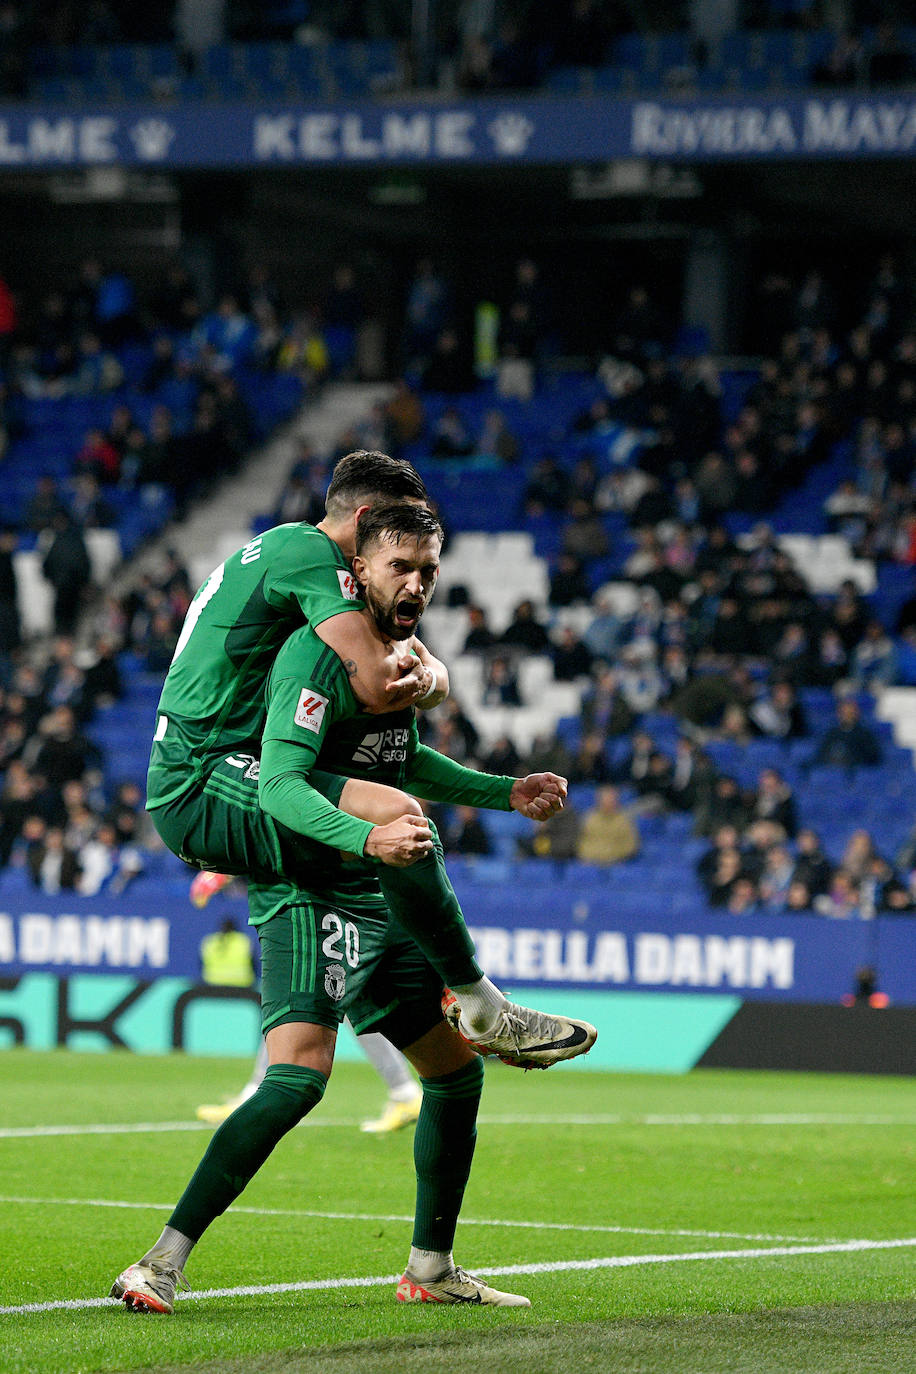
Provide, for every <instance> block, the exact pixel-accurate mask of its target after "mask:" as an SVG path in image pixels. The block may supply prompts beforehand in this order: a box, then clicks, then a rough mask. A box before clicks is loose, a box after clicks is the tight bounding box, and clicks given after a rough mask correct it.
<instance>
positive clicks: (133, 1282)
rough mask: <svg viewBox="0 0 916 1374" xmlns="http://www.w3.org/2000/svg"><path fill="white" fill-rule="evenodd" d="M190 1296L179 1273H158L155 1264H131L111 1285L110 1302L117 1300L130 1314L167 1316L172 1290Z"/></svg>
mask: <svg viewBox="0 0 916 1374" xmlns="http://www.w3.org/2000/svg"><path fill="white" fill-rule="evenodd" d="M176 1288H184V1289H185V1290H187V1291H188V1292H190V1289H191V1285H190V1284H189V1283H188V1281H187V1279H186V1278H185V1276H184V1274H183V1273H182V1272H181V1270H180V1269H161V1268H160V1267H159V1265H157V1264H132V1265H131V1266H130V1268H129V1269H125V1270H124V1272H123V1274H119V1275H118V1277H117V1278H116V1279H115V1281H114V1283H113V1284H112V1285H111V1292H110V1293H109V1294H108V1296H109V1297H110V1298H119V1299H120V1300H121V1302H123V1303H124V1304H125V1306H126V1307H129V1308H130V1309H131V1311H133V1312H160V1313H162V1315H163V1316H168V1315H169V1313H170V1312H171V1311H172V1309H173V1307H174V1306H175V1289H176Z"/></svg>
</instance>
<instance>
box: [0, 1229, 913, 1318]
mask: <svg viewBox="0 0 916 1374" xmlns="http://www.w3.org/2000/svg"><path fill="white" fill-rule="evenodd" d="M914 1246H916V1236H910V1237H907V1238H906V1239H902V1240H845V1241H834V1242H831V1243H830V1244H829V1245H784V1246H780V1247H778V1248H777V1249H766V1250H759V1249H748V1250H693V1251H687V1252H686V1253H684V1254H680V1255H608V1256H606V1257H603V1258H601V1259H587V1260H556V1261H551V1262H547V1263H542V1264H506V1265H500V1266H498V1267H497V1266H485V1268H486V1273H487V1276H488V1277H489V1276H491V1275H492V1277H494V1278H498V1277H501V1276H504V1275H518V1274H562V1273H572V1272H580V1273H585V1272H588V1271H594V1270H597V1269H629V1268H635V1267H637V1266H639V1265H643V1264H689V1263H692V1262H695V1261H697V1260H749V1259H788V1258H792V1257H794V1256H796V1255H840V1254H856V1253H861V1252H863V1251H869V1250H899V1249H904V1248H908V1249H912V1248H913V1247H914ZM399 1277H400V1276H399V1275H397V1274H384V1275H381V1276H374V1277H371V1278H369V1277H366V1278H337V1279H303V1280H302V1281H300V1282H299V1283H267V1284H251V1285H244V1286H241V1287H237V1288H205V1289H202V1290H201V1292H199V1293H177V1294H176V1295H175V1296H176V1299H181V1300H182V1301H191V1302H201V1301H203V1300H204V1299H206V1298H250V1297H263V1296H270V1295H271V1294H276V1293H306V1292H316V1291H320V1290H327V1289H335V1288H379V1287H383V1286H385V1285H387V1284H394V1283H397V1281H398V1278H399ZM116 1301H117V1300H116V1299H115V1298H63V1299H60V1300H58V1301H56V1302H27V1303H20V1304H19V1305H17V1306H14V1307H0V1315H2V1316H25V1315H27V1314H31V1313H34V1312H54V1311H61V1310H66V1311H71V1312H72V1311H78V1310H81V1309H83V1308H89V1307H109V1306H114V1305H115V1303H116Z"/></svg>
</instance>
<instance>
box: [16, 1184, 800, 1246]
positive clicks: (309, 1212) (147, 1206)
mask: <svg viewBox="0 0 916 1374" xmlns="http://www.w3.org/2000/svg"><path fill="white" fill-rule="evenodd" d="M7 1204H9V1205H12V1206H17V1205H21V1206H24V1207H31V1206H33V1205H34V1206H39V1207H114V1208H122V1209H127V1210H129V1211H142V1212H158V1211H170V1210H171V1208H172V1204H171V1203H168V1202H123V1201H121V1200H120V1199H109V1198H96V1197H91V1198H79V1197H14V1196H0V1206H2V1205H7ZM233 1213H241V1214H242V1215H244V1216H252V1217H301V1218H303V1219H305V1220H313V1221H315V1220H317V1221H403V1222H406V1223H407V1224H408V1225H409V1224H410V1223H411V1222H412V1221H413V1220H414V1218H413V1216H408V1215H407V1214H406V1213H404V1214H403V1215H401V1214H399V1213H395V1212H323V1211H316V1210H314V1209H305V1208H291V1207H235V1206H233V1207H229V1208H228V1209H227V1212H226V1215H227V1216H231V1215H232V1214H233ZM461 1225H462V1226H502V1227H505V1228H507V1229H510V1230H520V1231H565V1232H569V1233H575V1234H584V1235H590V1234H592V1233H593V1232H594V1233H598V1234H600V1235H613V1236H689V1237H692V1238H693V1239H694V1240H761V1241H762V1240H768V1241H790V1242H792V1243H797V1244H800V1245H801V1244H806V1245H807V1244H811V1245H814V1244H819V1243H822V1242H823V1237H822V1236H818V1237H811V1236H783V1235H779V1236H770V1235H761V1234H758V1233H756V1232H750V1233H749V1232H746V1231H686V1230H679V1229H677V1228H673V1227H655V1226H580V1225H578V1224H574V1223H572V1222H567V1221H507V1220H506V1219H505V1218H497V1219H493V1218H482V1217H462V1218H461Z"/></svg>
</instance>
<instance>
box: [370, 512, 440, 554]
mask: <svg viewBox="0 0 916 1374" xmlns="http://www.w3.org/2000/svg"><path fill="white" fill-rule="evenodd" d="M434 538H435V539H441V538H442V526H441V525H440V524H439V521H438V520H437V519H436V517H435V516H434V515H433V513H432V511H431V510H427V509H426V507H425V506H406V505H402V506H374V507H373V509H372V510H369V511H366V514H365V515H364V516H362V517H361V519H360V521H359V523H358V524H357V526H356V552H357V553H359V554H364V553H365V552H366V550H367V549H371V548H373V547H374V546H375V545H376V544H381V543H382V541H383V540H385V539H389V540H390V541H391V542H392V543H393V544H400V542H401V540H402V539H416V540H417V542H418V543H419V541H420V540H422V539H434Z"/></svg>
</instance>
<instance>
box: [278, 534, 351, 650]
mask: <svg viewBox="0 0 916 1374" xmlns="http://www.w3.org/2000/svg"><path fill="white" fill-rule="evenodd" d="M264 591H265V595H266V597H267V600H268V601H269V602H270V604H271V605H273V606H277V607H282V608H283V609H288V608H290V607H291V606H292V605H294V604H295V605H297V606H298V607H299V609H300V610H301V612H302V615H303V616H304V618H305V620H306V623H307V624H309V625H320V624H322V622H323V621H325V620H330V618H331V616H333V615H341V614H343V613H344V612H346V611H361V610H362V609H363V606H364V602H363V601H362V600H361V599H360V598H359V596H358V591H359V587H358V584H357V582H356V579H355V578H354V576H353V574H352V572H351V571H350V569H349V567H348V566H347V564H346V561H345V560H344V556H343V554H342V553H341V551H340V549H339V548H338V547H337V545H336V544H335V543H334V541H333V540H332V539H329V538H328V536H327V535H326V534H324V533H323V531H322V530H318V529H315V527H314V525H304V524H303V525H290V526H289V537H288V538H287V540H286V542H285V544H284V546H283V548H282V549H280V550H278V551H277V552H276V553H275V554H274V555H273V557H272V559H271V563H270V568H269V570H268V575H267V582H266V584H265V588H264Z"/></svg>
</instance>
